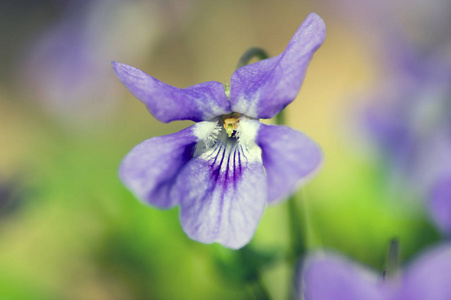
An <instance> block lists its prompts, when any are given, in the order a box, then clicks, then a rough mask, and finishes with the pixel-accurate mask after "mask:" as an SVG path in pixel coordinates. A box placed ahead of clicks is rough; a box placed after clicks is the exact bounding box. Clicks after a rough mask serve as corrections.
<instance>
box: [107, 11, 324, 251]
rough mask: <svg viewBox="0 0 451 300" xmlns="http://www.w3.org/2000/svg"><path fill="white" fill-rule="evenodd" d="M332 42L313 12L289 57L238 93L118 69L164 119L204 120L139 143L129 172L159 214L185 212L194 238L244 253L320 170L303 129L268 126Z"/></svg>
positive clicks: (127, 163)
mask: <svg viewBox="0 0 451 300" xmlns="http://www.w3.org/2000/svg"><path fill="white" fill-rule="evenodd" d="M324 38H325V25H324V22H323V20H322V19H321V18H320V17H319V16H318V15H316V14H314V13H312V14H310V15H309V16H308V17H307V19H306V20H305V21H304V22H303V23H302V25H301V26H300V27H299V29H298V31H297V32H296V33H295V35H294V37H293V38H292V39H291V41H290V43H289V44H288V46H287V48H286V49H285V51H284V52H283V53H282V54H280V55H278V56H276V57H273V58H269V59H266V60H262V61H260V62H257V63H254V64H251V65H247V66H244V67H242V68H240V69H238V70H236V71H235V73H233V75H232V78H231V84H230V88H229V86H228V85H225V86H224V85H223V84H222V83H219V82H214V81H210V82H204V83H201V84H198V85H195V86H191V87H188V88H184V89H178V88H175V87H172V86H170V85H167V84H165V83H163V82H161V81H158V80H157V79H155V78H153V77H151V76H149V75H147V74H145V73H144V72H142V71H140V70H138V69H136V68H133V67H131V66H128V65H125V64H120V63H116V62H113V66H114V70H115V71H116V74H117V76H118V78H119V79H120V80H121V82H122V83H123V84H124V85H125V86H126V87H127V88H128V89H129V90H130V91H131V92H132V94H133V95H135V96H136V97H137V98H138V99H139V100H141V101H142V102H143V103H144V104H145V105H146V107H147V109H148V110H149V111H150V113H151V114H152V115H153V116H154V117H155V118H157V119H158V120H160V121H162V122H171V121H175V120H192V121H195V122H198V123H196V124H194V125H192V126H190V127H188V128H186V129H184V130H182V131H180V132H177V133H174V134H171V135H168V136H162V137H155V138H151V139H149V140H146V141H144V142H142V143H141V144H139V145H138V146H136V147H135V148H134V149H133V150H132V151H131V152H130V153H129V154H128V155H127V156H126V157H125V159H124V161H123V162H122V164H121V166H120V171H119V173H120V177H121V179H122V181H123V183H124V184H125V185H126V186H127V187H128V188H129V189H130V190H131V191H132V192H133V193H134V194H135V195H136V196H137V197H138V198H139V199H141V200H143V201H145V202H146V203H149V204H151V205H154V206H156V207H159V208H163V209H164V208H171V207H173V206H176V205H178V206H180V221H181V224H182V227H183V230H184V231H185V232H186V234H187V235H188V236H189V237H191V238H192V239H194V240H197V241H200V242H203V243H213V242H218V243H221V244H223V245H224V246H226V247H229V248H240V247H242V246H244V245H245V244H246V243H248V242H249V240H250V239H251V238H252V235H253V233H254V232H255V230H256V227H257V224H258V222H259V220H260V218H261V216H262V214H263V211H264V209H265V206H266V204H267V203H268V204H273V203H277V202H279V201H281V200H283V199H284V198H286V197H287V196H288V195H289V194H290V193H292V192H293V191H294V190H295V189H296V188H298V187H299V186H300V185H301V184H302V183H305V182H306V180H307V179H308V178H310V177H311V175H312V174H313V173H314V171H315V170H317V168H318V166H319V165H320V162H321V160H322V154H321V150H320V149H319V147H318V146H317V145H316V144H315V143H314V142H313V141H312V140H310V138H308V137H307V136H306V135H304V134H303V133H301V132H298V131H296V130H293V129H291V128H289V127H285V126H271V125H264V124H261V123H260V122H259V121H258V119H259V118H272V117H274V116H275V115H276V114H277V113H278V112H280V111H281V110H282V109H283V108H284V107H285V106H287V105H288V104H290V103H291V102H292V101H293V100H294V99H295V97H296V95H297V94H298V91H299V89H300V87H301V84H302V81H303V79H304V75H305V72H306V69H307V65H308V63H309V62H310V60H311V58H312V56H313V53H314V52H315V51H316V50H317V49H318V47H319V46H320V45H321V44H322V42H323V40H324Z"/></svg>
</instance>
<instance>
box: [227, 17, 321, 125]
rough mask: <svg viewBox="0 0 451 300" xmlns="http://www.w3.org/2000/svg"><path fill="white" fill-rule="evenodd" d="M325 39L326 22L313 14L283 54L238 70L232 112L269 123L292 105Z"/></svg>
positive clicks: (234, 78)
mask: <svg viewBox="0 0 451 300" xmlns="http://www.w3.org/2000/svg"><path fill="white" fill-rule="evenodd" d="M325 36H326V27H325V25H324V21H323V20H322V19H321V18H320V17H319V16H318V15H317V14H315V13H311V14H309V15H308V16H307V19H305V21H304V22H303V23H302V24H301V26H300V27H299V29H298V30H297V31H296V33H295V35H294V36H293V38H292V39H291V41H290V43H289V44H288V46H287V48H286V49H285V51H284V52H283V53H282V54H279V55H278V56H276V57H272V58H270V59H265V60H262V61H260V62H257V63H254V64H250V65H247V66H244V67H242V68H239V69H238V70H236V71H235V73H233V75H232V78H231V84H230V85H231V90H230V102H231V104H232V110H233V111H235V112H239V113H242V114H245V115H247V116H249V117H253V118H263V119H266V118H272V117H274V116H275V115H276V114H277V113H278V112H280V111H281V110H282V109H283V108H284V107H285V106H287V105H288V104H290V103H291V102H293V100H294V99H295V98H296V96H297V94H298V92H299V89H300V88H301V85H302V82H303V80H304V76H305V72H306V70H307V66H308V64H309V62H310V60H311V59H312V57H313V53H315V51H316V50H317V49H318V48H319V46H321V44H322V43H323V41H324V39H325Z"/></svg>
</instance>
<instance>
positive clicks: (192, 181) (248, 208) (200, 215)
mask: <svg viewBox="0 0 451 300" xmlns="http://www.w3.org/2000/svg"><path fill="white" fill-rule="evenodd" d="M240 126H242V125H240ZM174 190H175V191H176V192H175V193H177V198H178V199H179V202H180V221H181V224H182V227H183V230H184V231H185V232H186V233H187V235H188V236H189V237H190V238H192V239H194V240H197V241H200V242H203V243H213V242H218V243H220V244H222V245H224V246H226V247H229V248H233V249H237V248H241V247H243V246H244V245H246V244H247V243H248V242H249V241H250V240H251V238H252V236H253V234H254V232H255V230H256V228H257V225H258V222H259V220H260V218H261V216H262V214H263V211H264V208H265V206H266V181H265V174H264V170H263V165H262V162H261V150H260V148H259V147H258V146H257V145H255V144H243V143H240V142H238V141H236V140H234V139H233V138H228V137H227V135H226V133H225V131H224V130H223V131H222V132H221V136H220V137H219V140H218V142H217V143H216V144H215V145H212V146H211V147H210V148H208V149H205V150H204V151H202V152H201V153H200V154H199V155H198V156H197V157H195V158H193V159H192V160H191V161H190V162H189V163H188V164H187V166H186V167H185V168H184V169H183V170H182V172H181V173H180V175H179V176H178V178H177V183H176V186H175V189H174Z"/></svg>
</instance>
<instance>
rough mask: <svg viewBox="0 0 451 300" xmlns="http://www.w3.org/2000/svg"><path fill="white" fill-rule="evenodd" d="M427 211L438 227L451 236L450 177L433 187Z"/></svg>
mask: <svg viewBox="0 0 451 300" xmlns="http://www.w3.org/2000/svg"><path fill="white" fill-rule="evenodd" d="M429 210H430V213H431V215H432V219H433V220H434V222H435V223H436V224H437V225H438V227H439V228H440V229H441V230H442V231H443V232H445V233H446V234H448V235H450V236H451V176H450V177H447V178H445V179H443V180H441V181H440V182H438V183H437V184H436V186H435V187H434V189H433V192H432V196H431V199H430V201H429Z"/></svg>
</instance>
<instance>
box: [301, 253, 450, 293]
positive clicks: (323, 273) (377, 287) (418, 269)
mask: <svg viewBox="0 0 451 300" xmlns="http://www.w3.org/2000/svg"><path fill="white" fill-rule="evenodd" d="M300 290H301V291H302V292H301V293H302V294H303V298H302V297H301V299H305V300H362V299H365V300H426V299H427V300H449V299H451V245H449V244H448V245H442V246H440V247H437V248H434V249H432V250H429V251H428V252H426V253H424V254H423V255H422V256H421V257H420V258H418V259H417V260H416V261H415V262H414V264H413V265H411V266H410V267H409V268H408V269H407V270H406V271H405V272H402V273H401V274H398V276H396V277H393V278H386V279H385V280H383V279H382V278H381V277H380V276H378V275H377V274H376V273H374V272H372V271H370V270H368V269H366V268H364V267H363V266H360V265H357V264H355V263H354V262H352V261H349V260H347V259H345V258H343V257H341V256H339V255H335V254H330V253H329V254H323V255H313V256H312V257H310V258H309V259H307V260H306V262H305V266H304V270H303V272H302V276H301V282H300Z"/></svg>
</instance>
